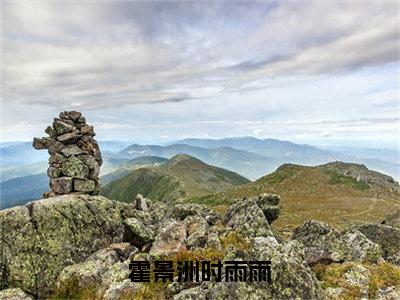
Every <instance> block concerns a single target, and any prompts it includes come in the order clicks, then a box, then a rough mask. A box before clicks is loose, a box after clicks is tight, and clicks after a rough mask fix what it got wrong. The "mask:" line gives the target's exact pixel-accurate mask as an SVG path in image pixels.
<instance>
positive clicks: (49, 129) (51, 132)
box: [44, 126, 57, 139]
mask: <svg viewBox="0 0 400 300" xmlns="http://www.w3.org/2000/svg"><path fill="white" fill-rule="evenodd" d="M44 132H46V133H47V134H48V135H49V137H50V138H52V139H54V138H56V137H57V132H56V131H55V130H54V128H53V127H52V126H47V128H46V130H45V131H44Z"/></svg>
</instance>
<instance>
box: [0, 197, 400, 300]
mask: <svg viewBox="0 0 400 300" xmlns="http://www.w3.org/2000/svg"><path fill="white" fill-rule="evenodd" d="M133 200H134V201H133V202H132V203H123V202H118V201H113V200H110V199H107V198H105V197H103V196H90V195H81V194H69V195H63V196H57V197H51V198H47V199H42V200H38V201H34V202H30V203H28V204H26V205H25V206H18V207H13V208H10V209H6V210H3V211H0V230H1V245H0V246H1V247H0V249H1V252H0V279H1V280H0V285H1V286H0V289H1V291H0V299H31V298H58V299H59V298H62V299H64V298H74V299H271V298H275V299H293V298H302V299H351V298H361V297H364V298H373V299H399V298H400V286H399V285H400V268H399V265H400V243H399V241H400V226H399V223H400V213H397V214H393V215H391V216H389V217H388V218H387V219H386V220H383V222H382V223H365V224H363V225H357V227H354V228H348V229H345V230H341V231H339V230H337V229H334V228H332V227H330V226H328V225H327V224H324V223H322V222H318V221H307V222H305V223H304V224H303V225H302V226H300V227H298V228H296V229H295V230H294V232H293V236H292V238H290V239H286V240H284V239H282V238H281V237H280V236H279V235H278V234H277V233H276V232H275V230H274V228H273V225H271V224H272V222H273V221H275V220H276V219H277V218H278V217H279V214H280V204H279V202H280V198H279V196H276V195H271V194H262V195H260V196H254V197H251V198H244V199H237V200H235V201H232V204H231V205H230V206H229V207H228V209H227V211H226V213H225V214H224V215H219V214H217V213H216V212H214V211H212V210H211V209H209V208H207V207H206V206H203V205H199V204H184V203H179V202H178V203H176V204H175V205H167V204H165V203H162V202H153V201H150V200H148V199H145V198H143V197H141V196H140V195H139V196H138V197H137V198H136V199H133ZM160 259H163V260H173V261H175V262H176V261H185V260H186V261H187V260H200V261H201V260H211V261H217V260H221V261H227V260H245V261H251V260H253V261H254V260H258V261H262V260H271V276H272V282H271V283H269V282H254V283H244V282H224V281H223V282H213V281H211V282H186V283H180V282H176V280H175V281H174V282H172V283H171V282H167V283H161V282H157V283H154V282H151V283H133V282H131V280H130V279H129V274H130V272H131V271H130V269H129V263H130V261H131V260H136V261H137V260H150V261H154V260H160ZM222 278H224V276H223V277H222Z"/></svg>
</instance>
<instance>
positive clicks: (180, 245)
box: [149, 219, 186, 259]
mask: <svg viewBox="0 0 400 300" xmlns="http://www.w3.org/2000/svg"><path fill="white" fill-rule="evenodd" d="M185 239H186V225H185V224H184V223H182V222H180V221H176V220H171V219H170V220H166V221H164V223H163V224H162V225H161V226H160V230H159V232H158V234H157V236H156V238H155V241H154V243H153V246H152V247H151V249H150V252H149V254H150V257H152V258H154V259H157V258H160V257H164V256H169V255H174V254H177V253H179V252H180V251H182V250H186V245H185V244H184V241H185Z"/></svg>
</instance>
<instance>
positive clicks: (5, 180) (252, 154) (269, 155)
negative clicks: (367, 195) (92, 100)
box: [0, 137, 400, 207]
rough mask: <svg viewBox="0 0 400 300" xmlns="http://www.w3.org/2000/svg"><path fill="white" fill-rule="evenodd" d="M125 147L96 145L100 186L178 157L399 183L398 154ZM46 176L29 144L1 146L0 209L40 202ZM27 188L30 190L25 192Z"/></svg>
mask: <svg viewBox="0 0 400 300" xmlns="http://www.w3.org/2000/svg"><path fill="white" fill-rule="evenodd" d="M129 143H130V142H127V141H100V142H99V145H100V148H101V150H102V155H103V160H104V163H103V165H102V167H101V173H100V174H101V176H102V177H101V180H102V184H103V186H105V185H107V184H109V183H110V182H112V181H115V180H118V179H120V178H122V177H125V176H127V175H129V174H130V172H131V170H133V169H135V168H138V167H141V166H145V165H147V166H150V165H157V164H160V163H163V162H165V161H166V160H168V159H171V158H172V157H174V156H176V155H179V154H187V155H190V156H192V157H194V158H197V159H199V160H201V161H203V162H204V163H206V164H208V165H212V166H216V167H219V168H223V169H226V170H229V171H232V172H235V173H238V174H240V175H242V176H243V177H245V178H247V179H250V180H257V179H258V178H260V177H263V176H265V175H267V174H270V173H272V172H274V171H275V170H276V169H277V168H279V167H280V166H281V165H283V164H287V163H294V164H299V165H305V166H316V165H320V164H325V163H329V162H332V161H344V162H350V163H358V164H365V165H366V166H367V167H369V168H370V169H373V170H376V171H379V172H381V173H385V174H388V175H390V176H393V177H394V178H396V179H398V178H399V176H398V172H399V169H400V167H399V164H397V163H396V158H397V156H398V152H397V151H394V150H389V149H371V148H360V149H358V148H351V147H347V148H343V147H341V148H327V147H324V148H323V149H320V148H318V147H315V146H310V145H306V144H296V143H292V142H288V141H280V140H276V139H256V138H253V137H239V138H225V139H219V140H213V139H185V140H180V141H176V142H174V143H171V144H168V145H138V144H132V145H129ZM128 145H129V146H128ZM46 170H47V153H46V152H44V151H36V150H34V149H33V148H32V144H31V143H30V142H23V143H8V144H1V145H0V173H1V176H0V192H1V198H0V199H1V203H0V205H1V207H8V206H10V205H12V203H24V201H25V202H26V201H28V200H32V199H36V198H38V197H40V195H41V193H42V192H44V191H46V190H47V189H48V184H47V180H45V178H46V177H47V176H46V174H45V172H46ZM142 172H143V171H142ZM29 176H31V177H29ZM27 178H29V180H27ZM30 185H32V186H34V187H35V188H34V189H29V186H30ZM15 201H16V202H15Z"/></svg>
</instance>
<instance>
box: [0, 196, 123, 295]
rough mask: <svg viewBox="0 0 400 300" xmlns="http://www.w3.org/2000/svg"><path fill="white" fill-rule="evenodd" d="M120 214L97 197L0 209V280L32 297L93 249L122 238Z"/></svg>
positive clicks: (49, 287)
mask: <svg viewBox="0 0 400 300" xmlns="http://www.w3.org/2000/svg"><path fill="white" fill-rule="evenodd" d="M121 215H122V212H121V211H120V209H118V208H116V206H115V205H114V202H113V201H111V200H109V199H107V198H104V197H101V196H88V195H63V196H58V197H52V198H48V199H43V200H38V201H35V202H30V203H28V204H27V205H26V206H17V207H13V208H9V209H5V210H2V211H0V228H2V238H1V240H0V243H1V244H0V249H1V252H0V254H1V255H0V259H1V261H0V265H2V268H0V282H1V284H2V287H3V288H8V287H19V288H21V289H23V290H24V291H26V292H29V293H30V294H32V295H34V296H35V297H39V298H44V297H46V296H47V295H49V294H51V293H52V292H53V289H54V282H55V279H56V277H57V275H58V274H59V273H60V272H61V271H62V270H63V269H64V267H66V266H67V265H70V264H73V263H77V262H82V261H83V260H85V259H86V258H87V257H88V256H89V255H91V254H92V253H94V252H95V251H97V250H99V249H101V248H105V247H107V246H108V245H110V244H112V243H116V242H122V236H123V219H122V216H121Z"/></svg>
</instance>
